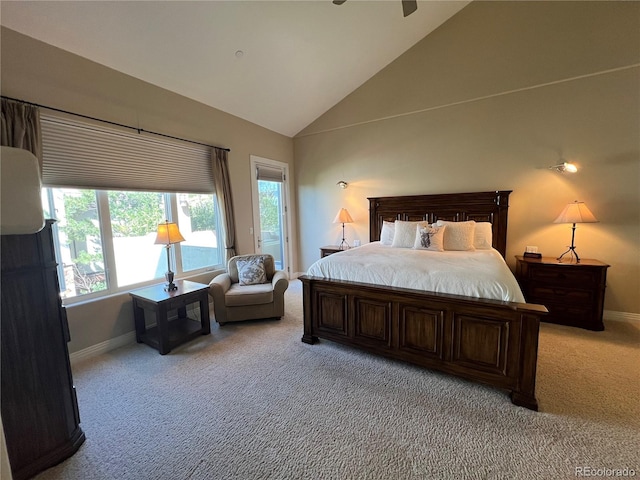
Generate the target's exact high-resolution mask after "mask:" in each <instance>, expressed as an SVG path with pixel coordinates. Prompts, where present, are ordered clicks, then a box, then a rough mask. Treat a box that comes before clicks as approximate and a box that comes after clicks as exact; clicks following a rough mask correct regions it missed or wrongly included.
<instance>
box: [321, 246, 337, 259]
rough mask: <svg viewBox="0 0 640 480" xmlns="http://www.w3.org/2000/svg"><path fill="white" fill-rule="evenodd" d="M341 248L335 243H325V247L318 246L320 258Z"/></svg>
mask: <svg viewBox="0 0 640 480" xmlns="http://www.w3.org/2000/svg"><path fill="white" fill-rule="evenodd" d="M341 251H342V249H341V248H340V247H339V246H337V245H327V246H326V247H320V258H324V257H328V256H329V255H333V254H334V253H338V252H341Z"/></svg>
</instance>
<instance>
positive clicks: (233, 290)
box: [209, 254, 289, 325]
mask: <svg viewBox="0 0 640 480" xmlns="http://www.w3.org/2000/svg"><path fill="white" fill-rule="evenodd" d="M238 260H243V261H247V260H248V261H256V260H262V262H263V264H264V269H265V273H266V277H267V282H266V283H260V284H256V285H241V284H240V283H239V278H238ZM288 287H289V279H288V276H287V274H286V273H285V272H283V271H280V270H276V269H275V262H274V259H273V257H272V256H271V255H267V254H261V255H238V256H236V257H233V258H231V259H230V260H229V262H227V272H226V273H222V274H220V275H218V276H217V277H215V278H214V279H213V280H211V282H210V283H209V295H210V296H211V297H212V298H213V309H214V314H215V319H216V321H217V322H218V323H219V324H220V325H224V324H225V323H227V322H239V321H242V320H254V319H261V318H280V317H282V316H283V315H284V292H285V291H286V290H287V288H288Z"/></svg>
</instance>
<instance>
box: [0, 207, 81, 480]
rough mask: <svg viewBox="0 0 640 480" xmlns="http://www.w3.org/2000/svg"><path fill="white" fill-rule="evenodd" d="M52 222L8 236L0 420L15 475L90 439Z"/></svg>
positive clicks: (0, 322) (4, 242)
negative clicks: (71, 360)
mask: <svg viewBox="0 0 640 480" xmlns="http://www.w3.org/2000/svg"><path fill="white" fill-rule="evenodd" d="M52 224H53V221H52V220H47V221H46V224H45V227H44V229H42V230H41V231H40V232H38V233H35V234H28V235H2V236H0V238H1V245H0V248H1V250H0V255H1V263H0V267H1V271H2V279H1V280H2V283H1V284H0V290H1V295H2V310H1V317H0V326H1V350H0V356H1V358H0V366H1V371H2V379H1V390H0V395H1V403H0V407H1V411H2V423H3V426H4V433H5V439H6V445H7V452H8V454H9V461H10V463H11V470H12V472H13V478H14V480H21V479H26V478H30V477H32V476H34V475H35V474H37V473H38V472H41V471H42V470H44V469H46V468H49V467H51V466H53V465H55V464H57V463H59V462H61V461H62V460H64V459H66V458H68V457H69V456H71V455H73V453H75V452H76V451H77V450H78V448H80V446H81V445H82V443H83V442H84V439H85V436H84V433H83V431H82V429H81V428H80V417H79V413H78V403H77V399H76V392H75V388H74V386H73V378H72V375H71V365H70V363H69V351H68V349H67V342H69V328H68V325H67V317H66V312H65V309H64V307H63V306H62V302H61V300H60V295H59V288H58V274H57V264H56V258H55V253H54V247H53V237H52Z"/></svg>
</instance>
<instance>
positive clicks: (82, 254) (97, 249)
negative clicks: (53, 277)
mask: <svg viewBox="0 0 640 480" xmlns="http://www.w3.org/2000/svg"><path fill="white" fill-rule="evenodd" d="M43 193H44V194H43V203H44V210H45V214H46V216H47V217H49V218H56V219H58V220H59V221H58V222H57V223H56V224H54V238H55V240H54V241H55V250H56V254H57V256H58V279H59V280H58V281H59V282H60V294H61V295H62V298H69V297H75V296H78V295H86V294H89V293H93V292H100V291H104V290H106V289H107V282H106V277H105V265H104V255H103V249H102V234H101V232H100V220H99V215H98V200H97V198H96V192H95V191H93V190H78V189H62V188H52V189H44V190H43Z"/></svg>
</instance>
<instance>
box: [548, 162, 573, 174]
mask: <svg viewBox="0 0 640 480" xmlns="http://www.w3.org/2000/svg"><path fill="white" fill-rule="evenodd" d="M549 170H555V171H556V172H560V173H564V172H569V173H576V172H577V171H578V167H576V166H575V164H573V163H569V162H562V163H560V164H558V165H553V166H551V167H549Z"/></svg>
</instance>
